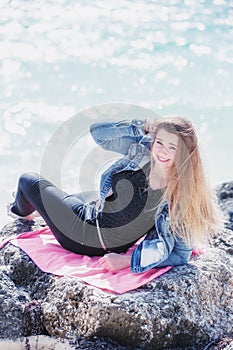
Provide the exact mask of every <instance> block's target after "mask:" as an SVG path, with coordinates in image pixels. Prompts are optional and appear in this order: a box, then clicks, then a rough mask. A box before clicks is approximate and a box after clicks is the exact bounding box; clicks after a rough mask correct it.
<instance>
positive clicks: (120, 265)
mask: <svg viewBox="0 0 233 350" xmlns="http://www.w3.org/2000/svg"><path fill="white" fill-rule="evenodd" d="M130 260H131V256H130V255H122V254H117V253H108V254H105V255H104V256H103V257H102V258H100V260H99V262H100V264H101V265H102V266H103V267H104V268H105V269H106V270H109V271H112V272H116V271H119V270H122V269H124V268H126V267H130Z"/></svg>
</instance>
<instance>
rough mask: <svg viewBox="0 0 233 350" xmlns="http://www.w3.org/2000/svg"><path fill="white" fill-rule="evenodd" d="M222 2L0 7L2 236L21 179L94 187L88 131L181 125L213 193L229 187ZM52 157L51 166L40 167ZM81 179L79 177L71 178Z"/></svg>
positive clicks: (19, 2) (1, 1)
mask: <svg viewBox="0 0 233 350" xmlns="http://www.w3.org/2000/svg"><path fill="white" fill-rule="evenodd" d="M232 6H233V4H232V2H231V1H228V0H196V1H192V0H185V1H181V0H166V1H165V0H160V1H158V0H154V1H153V0H145V1H141V0H136V1H129V0H119V1H106V0H96V1H94V0H93V1H92V0H78V1H77V0H56V1H55V0H50V1H49V0H38V1H27V0H9V1H6V0H0V91H1V93H0V145H1V147H0V157H1V163H0V170H1V175H0V188H1V201H0V225H1V227H2V226H3V225H4V224H5V223H7V222H9V221H10V220H11V219H9V218H8V217H7V216H6V215H5V207H6V204H7V202H9V201H11V199H12V197H11V192H12V191H13V190H14V189H15V187H16V184H17V180H18V176H19V174H20V173H22V172H25V171H37V172H39V171H41V169H42V170H43V171H44V172H45V173H46V172H48V174H50V175H51V178H54V179H55V180H56V181H57V182H58V184H59V185H61V186H62V188H63V189H64V190H67V191H72V192H79V191H80V189H81V190H86V189H93V187H94V189H96V188H97V187H98V180H99V174H100V173H101V171H102V170H103V168H105V167H106V166H107V165H108V163H110V162H111V161H112V160H113V159H114V157H115V155H113V154H110V155H106V154H103V153H102V152H100V151H99V150H98V149H97V148H96V147H95V145H94V143H93V141H92V140H91V138H90V136H89V134H88V127H89V125H90V124H91V123H92V122H96V121H98V120H105V119H108V120H111V119H125V118H129V117H134V116H135V117H142V118H145V117H147V118H153V117H154V116H156V115H168V114H169V115H171V114H180V115H184V116H186V117H188V118H190V119H191V120H192V121H193V123H194V125H195V126H196V129H197V133H198V136H199V142H200V147H201V150H202V154H203V161H204V164H205V167H206V171H207V174H208V176H209V179H210V182H211V185H212V186H216V185H218V184H220V183H221V182H223V181H232V180H233V166H232V146H233V141H232V139H233V137H232V127H233V120H232V111H233V99H232V96H233V94H232V91H233V41H232V37H233V28H232V25H233V7H232ZM49 156H50V158H49ZM80 174H81V175H80Z"/></svg>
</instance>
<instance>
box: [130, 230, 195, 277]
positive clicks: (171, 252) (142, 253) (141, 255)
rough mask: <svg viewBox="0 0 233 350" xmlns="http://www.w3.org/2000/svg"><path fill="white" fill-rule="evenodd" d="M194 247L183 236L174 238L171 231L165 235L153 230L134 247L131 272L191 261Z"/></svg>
mask: <svg viewBox="0 0 233 350" xmlns="http://www.w3.org/2000/svg"><path fill="white" fill-rule="evenodd" d="M191 253H192V248H191V247H190V248H188V247H187V246H186V245H185V243H184V241H183V240H182V239H181V238H177V239H175V238H174V235H173V234H172V232H171V231H167V232H166V233H165V234H164V235H160V234H157V233H156V234H155V231H154V230H152V231H151V232H150V233H149V234H148V235H147V236H146V238H145V239H144V240H143V241H142V242H141V243H140V244H139V245H138V246H137V247H136V248H135V249H134V251H133V253H132V257H131V265H130V268H131V272H134V273H141V272H145V271H147V270H149V269H152V268H155V267H165V266H177V265H183V264H186V263H187V262H188V261H189V258H190V255H191Z"/></svg>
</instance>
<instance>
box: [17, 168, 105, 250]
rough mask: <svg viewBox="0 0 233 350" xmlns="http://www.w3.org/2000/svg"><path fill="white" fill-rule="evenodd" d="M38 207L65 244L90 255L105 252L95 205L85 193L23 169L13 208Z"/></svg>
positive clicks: (23, 213)
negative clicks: (71, 191) (72, 191)
mask: <svg viewBox="0 0 233 350" xmlns="http://www.w3.org/2000/svg"><path fill="white" fill-rule="evenodd" d="M35 210H37V211H38V212H39V214H40V215H41V216H42V217H43V219H44V220H45V222H46V224H47V225H48V226H49V228H50V229H51V231H52V233H53V234H54V236H55V238H56V239H57V241H58V242H59V243H60V244H61V245H62V246H63V247H64V248H66V249H68V250H69V251H72V252H74V253H77V254H83V255H89V256H95V255H99V256H100V255H104V254H105V253H106V251H105V250H104V249H102V248H101V244H100V241H99V238H98V234H97V229H96V222H95V215H96V213H95V208H94V205H90V204H89V203H88V202H86V201H85V197H84V194H80V195H69V194H67V193H66V192H64V191H62V190H61V189H59V188H58V187H56V186H55V185H54V184H52V183H51V182H50V181H48V180H46V179H45V178H43V177H41V176H40V175H38V174H36V173H24V174H22V175H21V176H20V178H19V182H18V188H17V192H16V198H15V202H14V204H13V207H12V212H14V213H15V214H17V215H20V216H27V215H29V214H31V213H32V212H34V211H35ZM90 213H91V215H90ZM87 217H88V218H87ZM90 218H91V219H90Z"/></svg>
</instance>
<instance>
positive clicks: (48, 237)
mask: <svg viewBox="0 0 233 350" xmlns="http://www.w3.org/2000/svg"><path fill="white" fill-rule="evenodd" d="M8 242H10V243H12V244H14V245H15V246H16V247H19V248H21V249H22V250H23V251H24V252H25V253H27V254H28V255H29V256H30V258H31V259H32V260H33V261H34V263H35V264H36V265H37V266H38V267H39V268H40V269H41V270H42V271H44V272H48V273H52V274H54V275H58V276H69V277H75V278H77V279H79V280H81V281H83V282H85V283H88V284H90V285H92V286H95V287H97V288H100V289H102V290H105V291H108V292H111V293H118V294H122V293H126V292H128V291H130V290H133V289H136V288H138V287H140V286H142V285H144V284H146V283H148V282H150V281H152V280H153V279H155V278H156V277H158V276H160V275H162V274H164V273H165V272H167V271H169V270H170V269H171V268H172V267H171V266H168V267H165V268H157V269H151V270H149V271H146V272H143V273H139V274H134V273H132V272H130V269H129V268H125V269H123V270H120V271H118V272H110V271H107V270H105V269H104V268H103V267H102V265H101V264H100V263H99V257H91V258H90V257H88V256H85V255H78V254H75V253H72V252H70V251H68V250H66V249H64V248H63V247H62V246H61V245H60V244H59V243H58V242H57V241H56V239H55V238H54V236H53V234H52V233H51V231H50V229H49V228H48V227H46V228H44V229H41V230H37V231H32V232H24V233H22V234H20V235H18V236H15V237H13V238H9V239H6V240H5V241H3V242H2V243H1V244H0V249H1V248H2V247H3V246H4V245H5V244H6V243H8ZM132 250H133V247H132V248H130V249H129V250H128V251H127V253H126V254H130V252H132Z"/></svg>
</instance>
